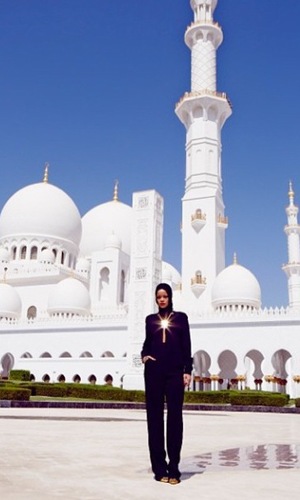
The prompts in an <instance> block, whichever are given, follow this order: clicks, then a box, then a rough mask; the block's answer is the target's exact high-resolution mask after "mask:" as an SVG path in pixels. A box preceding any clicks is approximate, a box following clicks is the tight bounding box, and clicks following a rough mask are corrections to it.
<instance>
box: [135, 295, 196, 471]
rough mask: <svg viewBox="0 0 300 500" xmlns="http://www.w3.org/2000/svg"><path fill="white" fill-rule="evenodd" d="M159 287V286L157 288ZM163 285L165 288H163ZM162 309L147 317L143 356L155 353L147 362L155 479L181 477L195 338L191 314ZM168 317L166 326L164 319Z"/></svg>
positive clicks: (149, 434)
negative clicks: (185, 379)
mask: <svg viewBox="0 0 300 500" xmlns="http://www.w3.org/2000/svg"><path fill="white" fill-rule="evenodd" d="M157 288H159V287H157ZM160 288H161V287H160ZM171 299H172V295H171V294H170V307H168V308H166V309H160V310H159V313H158V314H150V315H149V316H147V317H146V338H145V342H144V345H143V349H142V353H141V355H142V358H143V357H144V356H152V357H153V358H155V361H153V360H151V359H148V360H147V361H146V363H145V372H144V374H145V389H146V408H147V423H148V438H149V451H150V459H151V464H152V470H153V472H154V475H155V479H157V480H160V478H161V477H164V476H169V477H172V478H177V479H179V477H180V472H179V469H178V466H179V462H180V451H181V446H182V438H183V419H182V405H183V397H184V383H183V374H184V373H187V374H190V373H191V371H192V358H191V340H190V330H189V323H188V318H187V315H186V314H185V313H183V312H175V311H172V300H171ZM166 318H168V323H169V326H168V327H167V328H163V326H162V323H161V320H162V319H166ZM165 398H166V403H167V410H168V413H167V452H168V457H169V464H167V462H166V451H165V444H164V401H165Z"/></svg>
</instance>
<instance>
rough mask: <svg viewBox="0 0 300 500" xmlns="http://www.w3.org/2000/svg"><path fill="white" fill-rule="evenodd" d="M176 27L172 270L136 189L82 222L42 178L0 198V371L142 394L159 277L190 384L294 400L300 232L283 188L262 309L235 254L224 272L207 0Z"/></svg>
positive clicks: (157, 209) (218, 114)
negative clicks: (181, 136)
mask: <svg viewBox="0 0 300 500" xmlns="http://www.w3.org/2000/svg"><path fill="white" fill-rule="evenodd" d="M190 5H191V8H192V11H193V15H194V19H193V21H192V23H191V24H190V26H188V28H187V30H186V32H185V37H184V38H185V43H186V44H187V46H188V47H189V49H190V51H191V89H190V91H188V92H186V93H185V94H184V95H183V96H182V98H181V99H180V100H179V102H178V103H177V104H176V108H175V112H176V114H177V116H178V118H179V120H180V121H181V122H182V124H183V126H184V127H185V129H186V176H185V191H184V196H183V199H182V268H181V271H180V272H178V271H177V270H176V269H175V268H174V267H173V266H172V265H170V264H169V263H167V262H164V261H163V260H162V253H163V252H162V235H163V210H164V209H163V199H162V197H161V196H160V194H159V193H158V192H156V191H155V190H145V191H142V192H136V193H133V196H132V205H131V206H129V205H126V204H124V203H122V202H121V201H120V200H119V196H118V186H117V185H116V186H115V190H114V194H113V199H112V200H111V201H109V202H107V203H104V204H101V205H98V206H96V207H94V208H92V209H91V210H89V211H88V212H87V213H86V214H85V215H84V216H83V217H81V215H80V213H79V211H78V208H77V207H76V204H75V203H74V201H73V200H72V199H71V198H70V196H69V195H68V194H66V193H65V192H64V191H62V190H61V189H60V188H59V187H56V186H54V185H52V184H51V183H50V182H49V179H48V175H49V173H48V166H46V167H45V173H44V179H43V181H42V182H38V183H36V184H31V185H29V186H25V187H24V188H23V189H21V190H19V191H17V192H16V193H15V194H13V195H12V196H11V198H9V200H8V201H7V202H6V203H5V205H4V206H3V208H2V211H1V215H0V273H1V283H0V373H1V374H2V377H7V376H8V375H9V372H10V370H11V369H26V370H29V371H30V373H31V377H32V379H34V380H36V381H45V382H47V381H51V382H52V381H53V382H57V381H60V382H63V381H66V382H72V381H74V382H82V383H100V384H101V383H103V381H104V378H105V376H106V375H108V374H110V375H111V376H112V377H113V383H114V385H116V386H122V387H124V388H137V389H140V388H143V367H142V364H141V360H140V350H141V345H142V342H143V339H144V319H145V316H146V315H147V314H149V313H151V312H153V311H154V310H155V304H154V300H153V297H154V290H155V287H156V285H157V283H159V282H160V281H164V282H167V283H169V284H170V285H171V286H172V288H173V293H174V307H175V309H178V310H184V311H185V312H186V313H187V314H188V316H189V321H190V327H191V336H192V349H193V356H194V373H193V382H192V387H193V388H194V389H196V390H198V389H199V390H208V389H218V388H228V387H239V388H244V387H250V388H252V389H254V388H258V389H265V390H272V391H280V392H288V393H289V394H290V395H291V396H298V395H300V351H299V345H300V340H299V332H300V241H299V233H300V226H299V224H298V208H297V206H296V205H295V202H294V198H295V195H294V192H293V187H292V185H291V184H290V187H289V192H288V205H287V208H286V216H287V224H286V226H285V228H284V230H285V233H286V237H287V254H288V259H287V264H285V265H284V266H283V271H284V272H285V274H286V277H287V287H288V296H289V304H288V306H287V307H286V308H284V307H275V308H269V309H266V308H262V306H261V290H260V285H259V283H258V281H257V279H256V277H255V276H254V275H253V273H252V272H250V271H249V270H248V269H247V268H245V267H244V266H242V265H240V264H239V263H238V261H237V258H236V256H234V258H233V263H232V264H231V265H229V266H227V267H226V265H225V232H226V229H227V227H228V219H227V217H226V213H225V207H224V202H223V196H222V170H221V166H222V163H221V149H222V146H221V132H222V127H223V125H224V124H225V122H226V120H227V119H228V118H229V117H230V115H231V112H232V108H231V103H230V101H229V99H228V97H227V95H226V94H225V93H224V92H219V91H218V90H217V82H216V74H217V71H216V70H217V68H216V53H217V49H218V47H219V46H220V44H221V43H222V41H223V33H222V29H221V27H220V26H219V24H218V23H217V22H215V20H214V11H215V8H216V6H217V0H190Z"/></svg>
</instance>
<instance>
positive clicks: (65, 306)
mask: <svg viewBox="0 0 300 500" xmlns="http://www.w3.org/2000/svg"><path fill="white" fill-rule="evenodd" d="M90 307H91V298H90V295H89V292H88V290H87V289H86V287H85V286H84V284H83V283H81V281H79V280H77V279H75V278H66V279H64V280H63V281H60V283H58V284H57V285H55V286H54V287H53V289H52V290H51V293H50V294H49V298H48V313H49V314H56V313H68V314H77V315H84V314H89V312H90Z"/></svg>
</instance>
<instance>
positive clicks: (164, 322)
mask: <svg viewBox="0 0 300 500" xmlns="http://www.w3.org/2000/svg"><path fill="white" fill-rule="evenodd" d="M160 324H161V327H162V328H163V329H164V330H166V329H167V328H168V327H169V319H168V318H165V319H162V320H161V322H160Z"/></svg>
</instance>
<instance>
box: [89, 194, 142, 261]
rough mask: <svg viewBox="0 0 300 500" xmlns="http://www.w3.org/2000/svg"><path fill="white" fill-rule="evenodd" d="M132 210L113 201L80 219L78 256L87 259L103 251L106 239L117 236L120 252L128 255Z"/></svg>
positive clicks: (93, 209) (94, 209)
mask: <svg viewBox="0 0 300 500" xmlns="http://www.w3.org/2000/svg"><path fill="white" fill-rule="evenodd" d="M131 221H132V208H131V207H130V206H129V205H125V204H124V203H122V202H120V201H117V200H114V201H109V202H107V203H103V204H102V205H98V206H97V207H95V208H92V210H90V211H89V212H87V213H86V214H85V215H84V216H83V218H82V238H81V244H80V255H82V256H83V257H89V256H90V255H91V254H92V253H93V252H97V251H99V250H104V249H105V247H106V242H107V238H108V237H110V236H111V235H112V233H114V234H116V235H118V238H119V239H120V241H121V245H122V250H123V252H125V253H126V254H129V255H130V239H131Z"/></svg>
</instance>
